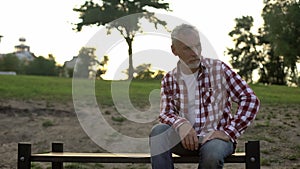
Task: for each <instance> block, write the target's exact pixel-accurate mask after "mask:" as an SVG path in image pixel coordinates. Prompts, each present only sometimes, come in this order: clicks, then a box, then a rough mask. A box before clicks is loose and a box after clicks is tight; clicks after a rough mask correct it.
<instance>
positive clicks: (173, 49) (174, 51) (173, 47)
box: [171, 45, 177, 56]
mask: <svg viewBox="0 0 300 169" xmlns="http://www.w3.org/2000/svg"><path fill="white" fill-rule="evenodd" d="M171 49H172V53H173V54H174V55H175V56H177V51H176V48H175V46H174V45H171Z"/></svg>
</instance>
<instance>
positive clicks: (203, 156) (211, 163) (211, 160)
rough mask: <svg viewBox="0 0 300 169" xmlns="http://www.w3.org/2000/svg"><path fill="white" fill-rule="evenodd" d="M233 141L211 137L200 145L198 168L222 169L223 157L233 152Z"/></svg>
mask: <svg viewBox="0 0 300 169" xmlns="http://www.w3.org/2000/svg"><path fill="white" fill-rule="evenodd" d="M233 149H234V148H233V143H232V142H226V141H223V140H220V139H213V140H210V141H208V142H206V143H205V144H204V145H202V146H201V147H200V151H199V156H200V161H199V167H198V169H222V168H223V166H224V159H225V158H226V157H227V156H229V155H231V154H232V153H233Z"/></svg>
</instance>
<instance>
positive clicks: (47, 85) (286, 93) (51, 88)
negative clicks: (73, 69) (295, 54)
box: [0, 75, 300, 107]
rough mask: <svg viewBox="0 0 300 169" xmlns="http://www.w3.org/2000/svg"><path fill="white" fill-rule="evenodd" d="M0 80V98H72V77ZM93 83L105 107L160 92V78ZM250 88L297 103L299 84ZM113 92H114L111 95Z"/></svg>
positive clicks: (270, 99)
mask: <svg viewBox="0 0 300 169" xmlns="http://www.w3.org/2000/svg"><path fill="white" fill-rule="evenodd" d="M0 81H1V83H0V93H1V99H15V100H45V101H48V102H69V101H72V79H71V78H59V77H46V76H22V75H18V76H6V75H1V76H0ZM81 81H82V84H83V85H81V86H82V88H81V89H80V90H82V91H81V92H82V93H84V92H86V91H87V90H89V89H87V88H85V86H86V85H87V84H86V83H93V82H94V81H86V80H81ZM93 85H95V88H94V89H95V96H96V98H97V101H98V103H100V104H101V105H106V106H113V105H114V102H115V101H116V100H114V99H113V96H118V98H119V99H121V100H123V101H124V100H128V99H130V101H131V102H132V103H133V105H134V106H137V107H143V106H145V105H149V104H150V103H149V95H150V93H151V92H152V91H153V90H155V89H157V91H156V92H159V89H160V81H159V80H134V81H132V82H131V83H129V82H127V81H113V82H112V81H104V80H96V81H95V83H94V84H93ZM251 88H252V89H253V90H254V91H255V93H256V94H257V96H258V97H259V98H260V100H261V103H262V104H299V103H300V88H299V87H297V88H295V87H287V86H276V85H271V86H264V85H251ZM128 89H129V90H128ZM112 91H114V95H113V96H112ZM155 95H158V94H157V93H156V94H155ZM158 96H159V95H158ZM128 97H129V98H128Z"/></svg>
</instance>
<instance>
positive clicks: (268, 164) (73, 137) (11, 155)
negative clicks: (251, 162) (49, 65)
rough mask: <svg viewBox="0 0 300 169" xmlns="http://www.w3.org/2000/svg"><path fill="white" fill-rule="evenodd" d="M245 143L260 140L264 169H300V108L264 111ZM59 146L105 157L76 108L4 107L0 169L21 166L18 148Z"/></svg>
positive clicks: (119, 125) (128, 128)
mask: <svg viewBox="0 0 300 169" xmlns="http://www.w3.org/2000/svg"><path fill="white" fill-rule="evenodd" d="M103 110H104V111H103V112H105V113H104V116H105V118H106V119H107V121H109V123H110V124H111V125H112V126H113V127H114V128H115V129H117V130H118V131H119V132H121V133H123V134H128V135H132V133H143V134H144V135H145V136H146V135H148V133H149V131H150V128H151V126H152V125H153V124H154V123H155V122H153V123H149V124H148V125H142V126H138V127H137V126H136V125H135V124H134V123H130V122H128V121H126V120H125V121H124V119H122V118H116V117H118V114H117V112H116V111H115V109H114V108H113V107H106V108H103ZM246 140H260V146H261V164H262V168H263V169H297V168H300V159H299V158H300V105H262V106H261V110H260V113H259V115H258V117H257V119H256V120H255V122H254V123H253V125H251V127H249V128H248V129H247V131H246V132H245V133H244V135H243V136H242V137H241V138H240V139H239V143H238V147H237V151H242V150H243V149H244V142H245V141H246ZM54 141H60V142H63V143H64V151H70V152H72V151H73V152H74V151H75V152H102V151H104V150H103V149H102V148H101V147H99V146H98V145H97V144H95V143H94V142H93V141H92V140H91V139H90V138H89V136H88V135H87V134H86V133H85V132H84V130H83V129H82V127H81V125H80V123H79V121H78V119H77V116H76V113H75V111H74V108H73V104H72V103H68V104H60V103H55V104H53V103H47V102H45V101H15V100H9V101H7V100H6V101H4V100H2V101H1V102H0V155H1V158H0V168H1V169H14V168H16V166H17V145H18V143H19V142H30V143H31V144H32V151H33V152H47V151H49V150H50V145H51V143H52V142H54ZM65 165H69V167H68V168H72V166H73V168H114V169H117V168H120V169H149V168H150V165H144V164H143V165H142V164H135V165H132V164H126V165H118V164H88V165H85V164H74V165H73V164H65ZM196 166H197V165H196V164H195V165H194V164H178V165H176V168H184V169H192V168H196ZM47 167H49V164H41V163H36V164H33V168H47ZM225 168H226V169H230V168H235V169H239V168H241V169H242V168H244V165H243V164H225Z"/></svg>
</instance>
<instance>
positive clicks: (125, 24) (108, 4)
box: [73, 0, 169, 79]
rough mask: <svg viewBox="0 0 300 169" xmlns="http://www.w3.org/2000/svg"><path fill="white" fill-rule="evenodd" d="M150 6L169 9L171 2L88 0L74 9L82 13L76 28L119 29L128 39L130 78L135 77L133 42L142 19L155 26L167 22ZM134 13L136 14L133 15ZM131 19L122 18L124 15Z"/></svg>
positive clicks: (156, 0)
mask: <svg viewBox="0 0 300 169" xmlns="http://www.w3.org/2000/svg"><path fill="white" fill-rule="evenodd" d="M149 8H156V9H163V10H169V4H168V3H164V2H163V0H114V1H111V0H102V1H99V3H95V1H86V2H85V3H84V4H83V5H81V6H80V7H79V8H75V9H73V10H74V11H75V12H78V13H79V14H80V16H79V19H80V20H81V22H79V23H76V24H75V25H76V28H75V29H76V30H77V31H81V30H82V27H83V26H90V25H97V26H99V25H105V26H106V28H107V29H108V33H110V31H111V29H113V28H115V29H117V30H118V31H119V32H120V34H121V35H122V36H123V37H124V39H125V40H126V43H127V45H128V55H129V68H128V76H129V79H132V78H133V63H132V42H133V39H134V37H135V35H136V33H137V32H140V31H142V28H141V24H140V19H141V18H145V19H147V20H148V21H149V22H150V23H153V24H154V26H155V27H157V25H158V24H160V25H163V26H165V25H166V24H167V23H166V22H165V21H163V20H160V19H159V18H157V17H156V16H155V13H154V12H149V11H148V9H149ZM131 14H134V15H131ZM128 15H131V16H130V19H129V20H128V19H122V17H124V16H128Z"/></svg>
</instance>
